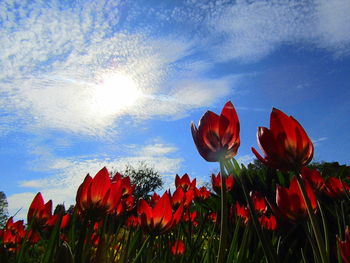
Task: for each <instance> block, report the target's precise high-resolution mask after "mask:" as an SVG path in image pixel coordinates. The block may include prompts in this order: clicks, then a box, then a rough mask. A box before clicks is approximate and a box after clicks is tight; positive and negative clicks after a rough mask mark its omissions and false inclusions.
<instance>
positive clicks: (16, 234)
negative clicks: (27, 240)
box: [0, 217, 26, 252]
mask: <svg viewBox="0 0 350 263" xmlns="http://www.w3.org/2000/svg"><path fill="white" fill-rule="evenodd" d="M25 235H26V230H25V226H24V223H23V220H19V221H17V222H13V218H12V217H10V218H9V219H8V220H7V223H6V225H5V227H4V229H1V230H0V240H2V243H3V244H4V246H5V248H6V249H7V250H8V251H10V252H15V251H18V250H19V249H20V248H21V244H22V241H23V238H24V237H25Z"/></svg>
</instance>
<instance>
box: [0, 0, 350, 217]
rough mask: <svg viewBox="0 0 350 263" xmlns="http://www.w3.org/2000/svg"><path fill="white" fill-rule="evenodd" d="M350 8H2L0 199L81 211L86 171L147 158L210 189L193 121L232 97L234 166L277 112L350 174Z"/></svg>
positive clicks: (232, 4)
mask: <svg viewBox="0 0 350 263" xmlns="http://www.w3.org/2000/svg"><path fill="white" fill-rule="evenodd" d="M349 13H350V1H349V0H333V1H329V0H314V1H293V0H290V1H263V0H262V1H261V0H260V1H254V0H249V1H241V0H237V1H226V0H218V1H214V0H209V1H205V0H198V1H197V0H182V1H173V0H163V1H160V0H158V1H156V0H143V1H142V0H130V1H127V0H124V1H123V0H121V1H113V0H109V1H108V0H80V1H73V0H72V1H67V0H59V1H55V0H51V1H46V0H42V1H26V0H2V1H0V46H1V47H0V168H1V169H0V178H1V184H0V191H4V192H5V194H6V195H7V200H8V203H9V214H10V215H14V214H15V213H17V214H16V218H19V219H20V218H26V213H27V209H28V207H29V205H30V203H31V201H32V199H33V197H34V196H35V194H36V193H37V192H39V191H40V192H41V193H42V194H43V196H44V199H45V201H48V200H49V199H52V200H53V203H54V205H56V204H59V203H63V202H64V203H65V205H66V207H68V206H69V205H70V204H74V203H75V195H76V190H77V188H78V186H79V185H80V184H81V183H82V181H83V179H84V177H85V176H86V174H87V173H90V175H92V176H93V175H95V174H96V172H97V171H99V170H100V169H101V168H102V167H103V166H106V167H107V168H108V169H114V170H123V169H124V168H125V165H126V164H131V165H136V166H137V164H138V163H139V162H140V161H145V162H146V163H147V164H149V165H150V166H152V167H154V168H155V170H157V171H159V172H160V174H161V175H162V177H163V180H164V183H165V186H164V189H166V188H169V187H172V186H173V181H174V176H175V175H176V174H179V175H182V174H184V173H188V174H189V175H190V177H191V178H194V177H196V178H197V182H198V184H203V183H204V182H206V181H209V176H210V174H211V173H212V172H213V171H217V170H218V164H217V163H208V162H206V161H205V160H204V159H202V157H201V156H200V155H199V154H198V152H197V150H196V148H195V145H194V143H193V139H192V136H191V131H190V123H191V121H193V122H194V123H195V124H197V123H198V121H199V120H200V118H201V116H202V115H203V114H204V113H205V112H206V111H207V110H211V111H213V112H216V113H220V112H221V109H222V107H223V105H224V104H225V103H226V102H227V101H229V100H231V101H232V103H233V104H234V106H235V108H236V111H237V113H238V116H239V119H240V125H241V135H240V136H241V146H240V148H239V150H238V155H237V156H236V159H237V160H238V161H239V162H241V163H243V164H248V163H249V162H251V161H252V160H253V159H254V155H253V154H252V152H251V147H252V146H253V147H257V142H256V132H257V127H259V126H265V127H268V126H269V116H270V112H271V109H272V107H276V108H278V109H280V110H282V111H283V112H285V113H286V114H288V115H292V116H294V117H295V118H296V119H297V120H298V121H299V122H300V123H301V124H302V126H303V127H304V129H305V130H306V132H307V133H308V135H309V137H310V138H311V139H312V141H313V143H314V146H315V154H314V159H313V160H314V161H328V162H332V161H338V162H339V163H340V164H347V165H350V151H349V150H348V149H349V148H350V142H349V141H350V140H349V136H350V133H349V130H350V118H349V113H350V103H349V99H350V84H349V83H350V16H349V15H348V14H349Z"/></svg>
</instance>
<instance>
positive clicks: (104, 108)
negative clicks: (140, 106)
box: [93, 73, 141, 115]
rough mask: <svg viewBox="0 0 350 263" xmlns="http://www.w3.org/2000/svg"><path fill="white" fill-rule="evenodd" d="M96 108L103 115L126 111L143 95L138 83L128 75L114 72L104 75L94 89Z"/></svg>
mask: <svg viewBox="0 0 350 263" xmlns="http://www.w3.org/2000/svg"><path fill="white" fill-rule="evenodd" d="M94 93H95V94H94V95H93V96H94V101H95V102H96V108H97V109H96V110H97V111H99V112H100V113H101V114H103V115H112V114H116V113H119V112H122V111H125V110H126V109H127V108H128V107H131V106H132V105H134V104H135V102H136V100H137V99H138V98H139V97H140V96H141V92H140V90H139V89H138V85H137V83H136V82H135V81H134V80H133V79H132V78H131V77H130V76H128V75H125V74H122V73H113V74H107V75H104V76H102V82H101V84H99V85H97V86H96V87H95V90H94Z"/></svg>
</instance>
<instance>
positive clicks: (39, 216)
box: [27, 192, 58, 230]
mask: <svg viewBox="0 0 350 263" xmlns="http://www.w3.org/2000/svg"><path fill="white" fill-rule="evenodd" d="M57 220H58V215H54V216H53V215H52V200H49V201H48V202H47V203H46V204H44V199H43V197H42V195H41V193H40V192H39V193H37V194H36V196H35V197H34V199H33V201H32V203H31V204H30V207H29V210H28V215H27V221H28V223H31V222H33V228H34V229H36V230H43V229H44V228H46V227H51V226H54V225H55V224H56V222H57Z"/></svg>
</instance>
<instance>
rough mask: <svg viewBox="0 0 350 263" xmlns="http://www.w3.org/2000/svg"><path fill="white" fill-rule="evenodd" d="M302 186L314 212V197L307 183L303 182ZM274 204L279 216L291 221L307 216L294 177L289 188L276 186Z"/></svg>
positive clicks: (315, 204)
mask: <svg viewBox="0 0 350 263" xmlns="http://www.w3.org/2000/svg"><path fill="white" fill-rule="evenodd" d="M304 185H305V190H306V193H307V195H308V197H309V199H310V203H311V207H312V209H313V210H314V211H316V208H317V202H316V196H315V194H314V192H313V191H312V188H311V186H310V184H309V183H308V182H307V181H304ZM276 203H277V206H278V208H279V212H280V213H281V215H282V216H284V217H286V218H288V219H290V220H292V221H296V220H298V219H301V218H304V217H305V216H306V215H307V208H306V203H305V201H304V198H303V196H302V193H301V191H300V188H299V185H298V182H297V180H296V177H295V176H294V177H293V178H292V180H291V182H290V186H289V188H284V187H281V186H279V185H278V186H277V190H276Z"/></svg>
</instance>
